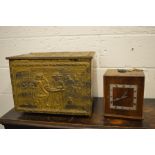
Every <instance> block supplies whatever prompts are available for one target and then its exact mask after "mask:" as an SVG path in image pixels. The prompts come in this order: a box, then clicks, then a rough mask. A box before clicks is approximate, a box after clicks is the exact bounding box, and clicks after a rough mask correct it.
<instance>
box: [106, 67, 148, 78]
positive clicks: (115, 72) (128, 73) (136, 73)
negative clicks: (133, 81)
mask: <svg viewBox="0 0 155 155" xmlns="http://www.w3.org/2000/svg"><path fill="white" fill-rule="evenodd" d="M104 76H120V77H144V76H145V75H144V72H143V70H138V69H131V70H124V69H108V70H107V71H106V72H105V74H104Z"/></svg>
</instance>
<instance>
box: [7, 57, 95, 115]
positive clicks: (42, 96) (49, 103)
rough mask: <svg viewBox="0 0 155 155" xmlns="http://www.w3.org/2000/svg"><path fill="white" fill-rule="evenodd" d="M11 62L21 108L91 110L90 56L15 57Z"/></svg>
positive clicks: (72, 112) (17, 103)
mask: <svg viewBox="0 0 155 155" xmlns="http://www.w3.org/2000/svg"><path fill="white" fill-rule="evenodd" d="M10 65H11V75H12V76H11V77H12V86H13V93H14V101H15V107H16V109H17V110H19V111H27V112H41V113H53V114H70V115H90V114H91V109H92V108H91V106H92V100H91V64H90V60H87V59H86V60H85V61H78V60H75V59H71V60H64V61H63V60H60V61H57V60H46V61H45V60H14V61H12V63H11V64H10Z"/></svg>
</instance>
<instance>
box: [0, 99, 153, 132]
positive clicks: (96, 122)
mask: <svg viewBox="0 0 155 155" xmlns="http://www.w3.org/2000/svg"><path fill="white" fill-rule="evenodd" d="M103 107H104V105H103V98H94V107H93V114H92V117H86V116H85V117H82V116H65V115H61V116H60V115H59V116H58V115H49V114H33V113H22V112H16V111H15V110H14V109H11V110H10V111H9V112H8V113H6V114H5V115H4V116H3V117H1V118H0V123H1V124H3V125H4V126H5V128H7V129H9V128H19V129H21V128H24V129H28V128H32V129H33V128H34V129H35V128H40V129H43V128H56V129H59V128H64V129H65V128H67V129H68V128H100V129H101V128H146V129H149V128H153V129H155V100H154V99H147V100H145V102H144V120H128V119H115V118H104V108H103Z"/></svg>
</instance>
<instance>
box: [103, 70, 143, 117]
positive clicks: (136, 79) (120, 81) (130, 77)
mask: <svg viewBox="0 0 155 155" xmlns="http://www.w3.org/2000/svg"><path fill="white" fill-rule="evenodd" d="M144 79H145V76H144V73H143V71H127V72H125V73H120V72H118V70H117V69H109V70H107V72H106V73H105V74H104V79H103V80H104V96H105V112H104V113H105V116H108V117H114V116H115V117H118V118H130V119H143V113H142V111H143V100H144ZM111 84H115V85H116V86H115V88H113V89H112V94H113V96H112V95H110V85H111ZM117 85H122V86H124V88H118V87H117ZM125 85H129V86H132V85H133V86H136V87H137V89H135V92H136V95H135V96H134V89H133V88H130V87H128V88H125ZM123 94H126V97H125V98H124V99H120V100H119V98H121V97H122V96H123ZM111 98H112V101H111ZM114 99H118V101H116V100H115V101H114ZM134 99H135V100H136V101H135V104H136V108H135V109H134V110H131V109H128V110H124V109H122V108H124V107H125V108H129V107H130V108H132V107H133V105H134V102H133V101H134ZM111 102H112V105H114V108H111V107H110V105H111ZM115 106H116V107H117V106H119V108H121V109H118V108H116V107H115Z"/></svg>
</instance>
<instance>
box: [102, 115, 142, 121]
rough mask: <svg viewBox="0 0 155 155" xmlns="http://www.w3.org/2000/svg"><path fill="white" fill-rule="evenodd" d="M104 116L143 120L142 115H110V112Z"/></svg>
mask: <svg viewBox="0 0 155 155" xmlns="http://www.w3.org/2000/svg"><path fill="white" fill-rule="evenodd" d="M104 117H113V118H124V119H132V120H133V119H134V120H143V119H144V117H143V116H142V117H139V116H137V117H136V116H123V115H111V114H104Z"/></svg>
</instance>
